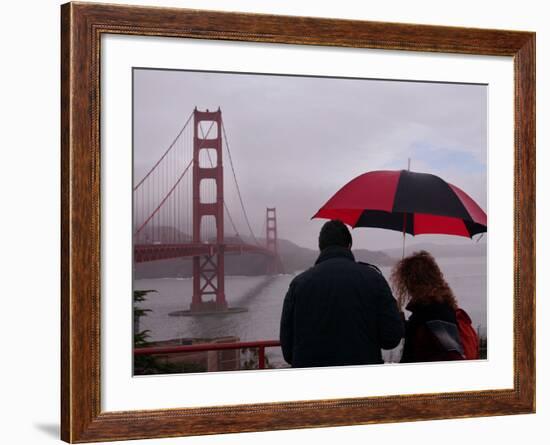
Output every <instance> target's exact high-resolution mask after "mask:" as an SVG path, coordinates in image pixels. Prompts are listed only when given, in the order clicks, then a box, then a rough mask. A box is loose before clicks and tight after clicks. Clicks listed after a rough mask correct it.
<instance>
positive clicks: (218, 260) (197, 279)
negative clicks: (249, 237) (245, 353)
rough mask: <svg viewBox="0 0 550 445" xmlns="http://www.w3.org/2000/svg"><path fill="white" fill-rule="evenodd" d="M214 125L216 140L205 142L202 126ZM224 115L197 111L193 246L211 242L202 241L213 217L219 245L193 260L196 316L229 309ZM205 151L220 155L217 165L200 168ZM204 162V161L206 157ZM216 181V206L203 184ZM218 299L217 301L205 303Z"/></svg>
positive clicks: (194, 154) (214, 138)
mask: <svg viewBox="0 0 550 445" xmlns="http://www.w3.org/2000/svg"><path fill="white" fill-rule="evenodd" d="M201 122H208V123H212V122H213V126H212V130H210V132H213V131H215V137H208V134H207V135H206V136H205V137H204V138H203V137H201V135H200V134H199V133H200V123H201ZM221 124H222V112H221V110H220V109H219V108H218V110H217V111H208V110H206V111H199V110H197V108H195V111H194V137H193V243H197V244H200V243H204V242H210V241H211V240H205V239H202V235H203V234H202V233H201V222H202V219H203V217H206V216H212V217H214V219H215V221H216V241H215V243H212V245H211V250H210V252H209V254H207V255H204V256H194V257H193V299H192V302H191V311H192V312H201V311H202V312H204V311H223V310H226V309H227V302H226V300H225V288H224V282H225V280H224V278H225V276H224V275H225V274H224V227H223V217H224V207H223V162H222V159H223V156H222V125H221ZM201 150H215V151H216V165H214V166H213V167H211V166H208V167H204V166H201V165H200V153H201ZM203 159H204V157H203ZM204 179H213V180H214V181H215V183H216V200H215V202H211V203H206V202H203V201H202V199H201V181H202V180H204ZM209 296H214V300H205V299H204V298H205V297H206V298H209Z"/></svg>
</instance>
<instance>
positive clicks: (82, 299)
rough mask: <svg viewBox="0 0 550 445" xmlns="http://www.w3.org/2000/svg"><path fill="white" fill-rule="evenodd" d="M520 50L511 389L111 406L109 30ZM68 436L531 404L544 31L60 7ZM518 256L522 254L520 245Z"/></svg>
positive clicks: (64, 433) (318, 423) (531, 407)
mask: <svg viewBox="0 0 550 445" xmlns="http://www.w3.org/2000/svg"><path fill="white" fill-rule="evenodd" d="M105 33H108V34H127V35H145V36H166V37H178V38H194V39H221V40H235V41H246V42H275V43H285V44H300V45H322V46H337V47H354V48H377V49H385V50H409V51H425V52H445V53H460V54H476V55H497V56H511V57H513V60H514V73H515V74H514V75H515V80H514V82H515V85H514V89H515V91H514V95H515V127H514V135H515V172H514V184H515V190H514V252H513V255H514V371H513V372H514V387H513V389H509V390H484V391H471V392H458V393H437V394H417V395H399V396H383V397H368V398H349V399H330V400H321V401H319V400H315V401H307V400H306V401H300V402H285V403H265V404H264V403H262V404H248V405H236V406H212V407H208V408H181V409H163V410H151V411H129V412H102V410H101V404H100V355H101V348H100V337H101V332H100V304H101V302H100V231H101V227H100V199H101V195H100V182H101V177H100V162H101V159H100V158H101V156H100V153H101V152H100V137H99V136H100V134H99V132H100V121H99V116H100V112H101V108H100V55H101V45H100V38H101V36H102V34H105ZM61 34H62V43H61V151H62V157H61V171H62V177H61V200H62V201H61V202H62V209H61V221H62V225H61V232H62V244H61V290H62V291H61V296H62V298H61V313H62V317H61V332H62V341H61V369H62V375H61V437H62V439H63V440H65V441H67V442H71V443H75V442H96V441H106V440H122V439H140V438H153V437H174V436H186V435H200V434H216V433H229V432H245V431H265V430H280V429H289V428H308V427H322V426H339V425H353V424H368V423H379V422H403V421H412V420H427V419H441V418H451V417H452V418H458V417H474V416H494V415H506V414H518V413H533V412H534V411H535V34H534V33H530V32H518V31H502V30H487V29H467V28H454V27H439V26H425V25H411V24H390V23H380V22H363V21H351V20H334V19H324V18H322V19H321V18H306V17H289V16H273V15H256V14H243V13H222V12H212V11H197V10H186V9H172V8H148V7H135V6H117V5H107V4H91V3H85V4H83V3H68V4H65V5H63V6H62V7H61ZM510 254H512V252H510Z"/></svg>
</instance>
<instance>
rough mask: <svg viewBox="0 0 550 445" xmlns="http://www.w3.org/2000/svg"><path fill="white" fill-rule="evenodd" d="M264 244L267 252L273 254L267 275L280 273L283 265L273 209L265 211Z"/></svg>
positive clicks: (275, 211)
mask: <svg viewBox="0 0 550 445" xmlns="http://www.w3.org/2000/svg"><path fill="white" fill-rule="evenodd" d="M265 243H266V248H267V250H269V251H271V252H273V253H274V254H275V255H274V256H273V258H272V259H271V260H270V261H269V263H268V266H267V273H268V274H270V275H273V274H276V273H282V272H283V265H282V263H281V259H280V257H279V251H278V246H277V244H278V243H277V209H276V208H275V207H267V208H266V210H265Z"/></svg>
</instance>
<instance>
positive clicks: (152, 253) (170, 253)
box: [134, 243, 277, 263]
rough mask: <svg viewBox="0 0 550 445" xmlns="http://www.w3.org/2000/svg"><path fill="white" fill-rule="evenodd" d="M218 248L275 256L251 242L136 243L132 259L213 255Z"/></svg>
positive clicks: (139, 261)
mask: <svg viewBox="0 0 550 445" xmlns="http://www.w3.org/2000/svg"><path fill="white" fill-rule="evenodd" d="M220 248H223V251H224V252H225V253H239V254H242V253H259V254H262V255H266V256H270V257H276V256H277V254H275V253H274V252H272V251H271V250H268V249H267V248H265V247H261V246H256V245H253V244H206V243H200V244H196V243H186V244H177V243H176V244H136V245H134V261H135V262H136V263H145V262H147V261H157V260H167V259H171V258H182V257H192V256H202V255H214V254H216V253H218V250H219V249H220Z"/></svg>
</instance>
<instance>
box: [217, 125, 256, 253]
mask: <svg viewBox="0 0 550 445" xmlns="http://www.w3.org/2000/svg"><path fill="white" fill-rule="evenodd" d="M222 131H223V139H224V141H225V146H226V147H227V154H228V155H229V164H230V165H231V172H232V173H233V179H234V180H235V187H236V188H237V195H238V196H239V201H240V203H241V209H242V211H243V214H244V219H245V221H246V224H247V226H248V230H249V231H250V234H251V235H252V239H253V240H254V242H255V243H256V244H257V245H258V246H259V245H260V243H259V242H258V239H257V238H256V235H254V231H253V230H252V226H251V225H250V220H249V219H248V214H247V213H246V208H245V206H244V202H243V197H242V194H241V189H240V187H239V182H238V181H237V175H236V173H235V167H234V165H233V158H232V156H231V149H230V148H229V141H228V139H227V133H226V131H225V125H224V124H223V120H222Z"/></svg>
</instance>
